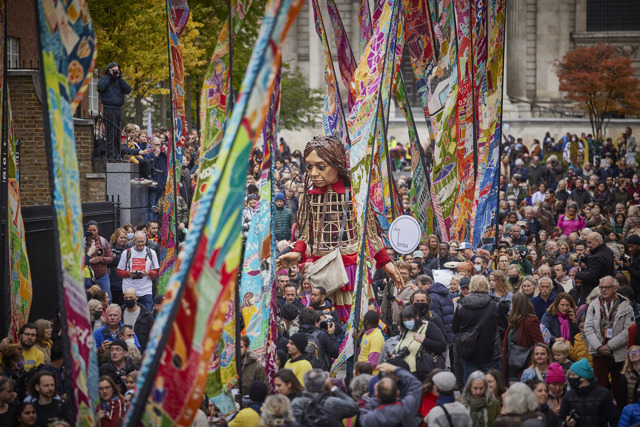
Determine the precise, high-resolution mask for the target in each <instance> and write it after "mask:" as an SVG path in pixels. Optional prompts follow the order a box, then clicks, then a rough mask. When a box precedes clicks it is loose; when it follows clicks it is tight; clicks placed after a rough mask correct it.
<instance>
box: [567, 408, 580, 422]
mask: <svg viewBox="0 0 640 427" xmlns="http://www.w3.org/2000/svg"><path fill="white" fill-rule="evenodd" d="M569 418H572V419H573V420H574V421H576V422H577V421H580V414H578V412H577V411H576V410H575V409H572V410H570V411H569Z"/></svg>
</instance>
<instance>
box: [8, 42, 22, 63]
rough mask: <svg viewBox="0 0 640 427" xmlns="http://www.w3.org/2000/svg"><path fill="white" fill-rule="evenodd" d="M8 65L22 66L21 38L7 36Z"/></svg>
mask: <svg viewBox="0 0 640 427" xmlns="http://www.w3.org/2000/svg"><path fill="white" fill-rule="evenodd" d="M7 66H8V68H20V39H18V38H16V37H7Z"/></svg>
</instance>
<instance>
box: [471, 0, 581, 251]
mask: <svg viewBox="0 0 640 427" xmlns="http://www.w3.org/2000/svg"><path fill="white" fill-rule="evenodd" d="M505 7H506V0H494V1H491V2H485V1H482V0H474V1H473V8H472V17H473V18H474V20H475V22H474V25H473V52H474V53H475V56H474V61H473V67H474V72H473V73H474V76H475V82H474V95H475V100H474V106H475V110H476V116H475V117H476V118H475V122H476V127H477V130H476V135H477V137H478V138H477V141H478V142H477V154H476V155H477V159H478V160H477V161H478V168H477V171H476V172H477V177H476V189H475V196H474V209H473V211H474V212H475V215H472V217H473V218H474V220H475V223H474V224H473V235H472V241H471V242H472V244H473V245H474V246H475V247H477V246H481V245H483V244H488V243H492V242H494V240H495V238H496V223H497V218H498V193H499V186H500V144H501V141H500V140H501V139H502V99H503V87H502V86H503V79H504V37H505V13H506V10H505ZM585 146H586V145H585ZM585 158H588V157H585Z"/></svg>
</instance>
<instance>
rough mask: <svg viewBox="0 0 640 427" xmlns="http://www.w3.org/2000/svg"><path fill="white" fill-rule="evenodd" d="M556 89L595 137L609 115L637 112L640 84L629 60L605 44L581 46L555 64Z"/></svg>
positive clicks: (639, 99)
mask: <svg viewBox="0 0 640 427" xmlns="http://www.w3.org/2000/svg"><path fill="white" fill-rule="evenodd" d="M555 72H556V74H557V76H558V78H559V79H560V90H561V91H563V92H567V94H566V98H567V99H569V100H571V101H575V102H576V106H577V108H579V109H580V110H581V111H583V112H584V114H585V115H588V116H589V121H590V122H591V129H592V130H593V134H594V135H596V134H597V133H598V131H604V129H606V127H607V124H608V123H609V119H610V118H611V116H612V115H638V114H639V113H640V81H639V80H638V78H636V77H635V76H634V70H633V67H632V66H631V58H629V56H628V55H624V54H621V53H618V52H617V51H616V50H615V48H614V47H613V46H611V45H608V44H597V45H595V46H583V47H580V48H578V49H575V50H572V51H569V52H567V53H566V54H565V55H564V56H563V57H562V59H561V60H560V61H557V62H556V64H555Z"/></svg>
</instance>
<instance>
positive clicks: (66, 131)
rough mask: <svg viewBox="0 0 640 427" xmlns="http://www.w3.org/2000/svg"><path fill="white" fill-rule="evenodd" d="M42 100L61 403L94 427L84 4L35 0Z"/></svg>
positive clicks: (89, 31)
mask: <svg viewBox="0 0 640 427" xmlns="http://www.w3.org/2000/svg"><path fill="white" fill-rule="evenodd" d="M37 9H38V10H37V17H38V35H39V38H40V46H41V49H42V50H41V59H42V60H41V64H42V67H43V73H42V75H43V76H44V88H45V91H44V92H45V93H46V102H44V103H43V116H44V117H45V138H46V141H47V154H48V161H49V177H50V185H51V191H52V198H53V205H54V209H55V216H56V227H54V230H55V231H54V233H55V236H56V240H57V244H56V245H54V252H55V254H56V262H58V263H59V264H58V265H59V269H58V271H59V277H58V278H57V279H58V283H59V286H60V304H59V309H60V312H61V315H62V325H63V327H62V330H63V345H64V350H65V352H64V354H65V370H66V372H67V386H68V387H67V390H69V392H68V393H70V394H69V396H68V399H67V401H68V402H72V406H73V409H72V412H73V422H72V424H74V425H86V426H95V425H96V424H97V417H96V412H97V403H98V365H97V359H96V350H95V349H96V347H95V343H94V341H93V335H92V333H91V329H92V328H91V323H90V320H89V317H90V316H89V308H88V306H87V296H86V293H85V289H84V277H83V274H82V271H83V265H84V257H85V255H84V244H83V235H82V230H83V225H82V206H81V203H80V174H79V172H78V159H77V157H76V145H75V137H74V133H73V130H74V129H73V113H74V112H75V111H76V108H77V107H78V105H79V103H80V101H81V100H82V97H83V95H84V92H85V91H86V89H87V86H88V84H89V80H90V79H91V77H92V71H93V67H94V64H95V57H96V53H97V52H96V46H95V32H94V30H93V24H92V23H91V18H90V15H89V5H88V3H87V2H81V3H77V2H61V1H58V2H56V1H53V0H39V1H37Z"/></svg>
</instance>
